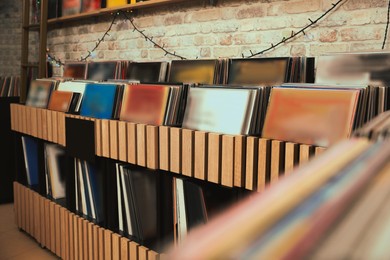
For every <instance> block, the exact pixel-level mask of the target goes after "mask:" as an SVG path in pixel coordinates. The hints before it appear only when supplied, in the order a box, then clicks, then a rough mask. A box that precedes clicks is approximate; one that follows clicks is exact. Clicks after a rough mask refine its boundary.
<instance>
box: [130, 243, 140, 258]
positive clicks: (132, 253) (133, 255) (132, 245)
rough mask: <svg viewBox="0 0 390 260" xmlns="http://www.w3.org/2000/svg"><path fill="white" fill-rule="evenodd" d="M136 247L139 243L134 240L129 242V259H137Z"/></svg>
mask: <svg viewBox="0 0 390 260" xmlns="http://www.w3.org/2000/svg"><path fill="white" fill-rule="evenodd" d="M138 247H139V245H138V244H137V243H135V242H130V246H129V249H130V259H138Z"/></svg>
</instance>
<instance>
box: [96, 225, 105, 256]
mask: <svg viewBox="0 0 390 260" xmlns="http://www.w3.org/2000/svg"><path fill="white" fill-rule="evenodd" d="M104 230H105V229H104V228H99V241H98V242H99V258H98V259H99V260H104V259H105V252H104V251H105V250H104V249H105V248H104V247H105V246H104V245H105V242H104Z"/></svg>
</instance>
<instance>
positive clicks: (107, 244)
mask: <svg viewBox="0 0 390 260" xmlns="http://www.w3.org/2000/svg"><path fill="white" fill-rule="evenodd" d="M104 259H106V260H111V259H112V232H111V231H110V230H108V229H105V230H104Z"/></svg>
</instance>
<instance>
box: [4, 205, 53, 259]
mask: <svg viewBox="0 0 390 260" xmlns="http://www.w3.org/2000/svg"><path fill="white" fill-rule="evenodd" d="M6 259H7V260H8V259H11V260H16V259H18V260H24V259H26V260H27V259H28V260H35V259H36V260H46V259H58V258H57V257H56V256H55V255H54V254H52V253H51V252H49V251H48V250H45V249H42V248H41V247H40V245H39V244H38V243H37V242H36V241H35V240H34V239H33V238H32V237H30V236H29V235H27V234H26V233H24V232H22V231H19V229H18V228H17V227H16V225H15V221H14V211H13V204H3V205H0V260H6Z"/></svg>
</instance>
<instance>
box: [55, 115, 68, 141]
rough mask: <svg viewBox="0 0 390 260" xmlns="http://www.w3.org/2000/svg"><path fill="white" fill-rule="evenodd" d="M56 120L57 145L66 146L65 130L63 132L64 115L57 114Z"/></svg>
mask: <svg viewBox="0 0 390 260" xmlns="http://www.w3.org/2000/svg"><path fill="white" fill-rule="evenodd" d="M57 117H58V118H57V120H58V143H59V144H60V145H62V146H65V145H66V136H65V135H66V130H65V113H62V112H59V113H58V114H57Z"/></svg>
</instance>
